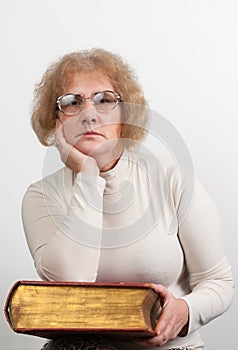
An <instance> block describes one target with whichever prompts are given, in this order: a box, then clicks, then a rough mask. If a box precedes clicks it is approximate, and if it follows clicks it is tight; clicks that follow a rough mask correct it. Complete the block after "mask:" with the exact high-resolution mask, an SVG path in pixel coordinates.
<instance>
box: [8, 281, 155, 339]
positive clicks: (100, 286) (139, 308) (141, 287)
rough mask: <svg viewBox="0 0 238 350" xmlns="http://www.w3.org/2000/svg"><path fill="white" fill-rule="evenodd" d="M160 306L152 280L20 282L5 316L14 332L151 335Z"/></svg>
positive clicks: (43, 335) (46, 336)
mask: <svg viewBox="0 0 238 350" xmlns="http://www.w3.org/2000/svg"><path fill="white" fill-rule="evenodd" d="M159 310H160V300H159V295H158V294H157V292H156V291H155V290H154V288H153V285H150V284H137V283H100V282H98V283H81V282H79V283H78V282H72V283H71V282H70V283H68V282H67V283H64V282H40V281H18V282H16V283H15V284H14V285H13V287H12V288H11V290H10V292H9V294H8V298H7V300H6V304H5V315H6V318H7V320H8V322H9V324H10V326H11V328H12V329H13V330H14V331H15V332H18V333H25V334H31V335H36V336H40V337H44V338H55V337H57V336H59V335H60V336H61V335H67V334H74V335H75V334H77V335H78V334H109V335H119V336H123V335H125V336H127V335H134V336H136V337H138V336H139V337H140V336H142V337H143V336H154V335H155V333H154V329H155V326H156V321H157V317H158V314H159Z"/></svg>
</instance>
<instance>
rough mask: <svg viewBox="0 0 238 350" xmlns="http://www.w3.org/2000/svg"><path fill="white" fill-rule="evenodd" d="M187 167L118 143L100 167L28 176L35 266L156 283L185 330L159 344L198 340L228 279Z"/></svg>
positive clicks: (82, 277)
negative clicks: (172, 301) (174, 302)
mask: <svg viewBox="0 0 238 350" xmlns="http://www.w3.org/2000/svg"><path fill="white" fill-rule="evenodd" d="M190 170H191V169H181V168H179V166H178V164H177V163H176V162H175V161H171V159H170V160H168V159H166V158H162V157H160V156H155V155H151V154H149V153H146V152H144V151H141V152H140V151H138V152H129V151H126V152H124V154H123V155H122V157H121V159H120V160H119V162H118V163H117V165H116V166H115V167H114V168H113V169H112V170H110V171H108V172H104V173H100V176H95V175H90V174H85V173H79V174H77V175H76V176H74V174H73V173H72V172H71V170H69V169H68V168H63V169H61V170H59V171H57V172H56V173H54V174H52V175H49V176H47V177H46V178H44V179H43V180H42V181H39V182H37V183H35V184H33V185H31V186H30V187H29V188H28V190H27V192H26V194H25V197H24V200H23V207H22V209H23V224H24V229H25V234H26V238H27V242H28V245H29V249H30V252H31V254H32V256H33V259H34V262H35V266H36V269H37V272H38V274H39V276H40V277H41V278H42V279H44V280H50V281H59V280H61V281H62V280H63V281H120V282H142V283H143V282H149V283H155V284H163V285H164V286H165V287H167V288H168V289H169V290H170V291H171V292H172V293H173V294H174V295H175V296H176V297H181V298H183V299H184V300H185V301H186V302H187V304H188V307H189V330H188V335H187V336H186V337H183V338H182V337H177V338H176V339H175V340H174V341H172V342H170V343H169V344H166V346H164V347H160V348H158V349H160V350H164V349H170V348H176V347H188V348H190V349H201V348H202V347H203V342H202V340H201V339H200V336H199V333H198V331H197V330H198V329H199V328H200V327H201V326H202V325H204V324H206V323H207V322H209V321H210V320H212V319H214V318H215V317H217V316H219V315H220V314H222V313H223V312H224V311H225V310H226V309H227V308H228V307H229V305H230V303H231V300H232V298H233V293H234V287H233V281H232V276H231V271H230V266H229V264H228V262H227V259H226V255H225V252H224V247H223V239H222V232H221V223H220V219H219V215H218V213H217V210H216V208H215V206H214V204H213V202H212V201H211V199H210V198H209V197H208V195H207V193H206V192H205V190H204V189H203V188H202V186H201V185H200V184H199V183H198V182H197V181H194V178H193V174H192V171H190ZM118 348H122V349H123V348H126V349H140V348H141V347H140V346H139V345H138V344H136V343H133V342H131V343H130V344H127V345H126V347H125V344H121V345H120V344H119V343H118Z"/></svg>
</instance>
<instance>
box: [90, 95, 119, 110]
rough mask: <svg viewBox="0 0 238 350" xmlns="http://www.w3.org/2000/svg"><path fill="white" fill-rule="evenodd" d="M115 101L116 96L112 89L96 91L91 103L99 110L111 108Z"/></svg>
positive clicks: (116, 101) (116, 100)
mask: <svg viewBox="0 0 238 350" xmlns="http://www.w3.org/2000/svg"><path fill="white" fill-rule="evenodd" d="M117 103H118V99H117V96H116V94H115V93H114V92H112V91H102V92H98V93H97V94H95V95H94V97H93V104H94V106H95V108H96V109H97V111H99V112H105V111H109V110H112V109H113V108H114V107H115V106H116V105H117Z"/></svg>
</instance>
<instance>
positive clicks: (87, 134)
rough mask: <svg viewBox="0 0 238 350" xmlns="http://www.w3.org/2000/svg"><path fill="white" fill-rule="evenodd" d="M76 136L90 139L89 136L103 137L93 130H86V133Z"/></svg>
mask: <svg viewBox="0 0 238 350" xmlns="http://www.w3.org/2000/svg"><path fill="white" fill-rule="evenodd" d="M78 136H81V137H82V136H85V137H90V136H102V137H103V135H102V134H100V133H99V132H97V131H95V130H88V131H86V132H84V133H82V134H79V135H77V136H76V137H78Z"/></svg>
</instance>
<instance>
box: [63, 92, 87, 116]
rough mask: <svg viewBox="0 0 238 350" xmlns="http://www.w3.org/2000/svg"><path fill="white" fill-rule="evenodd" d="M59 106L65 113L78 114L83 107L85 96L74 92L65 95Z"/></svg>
mask: <svg viewBox="0 0 238 350" xmlns="http://www.w3.org/2000/svg"><path fill="white" fill-rule="evenodd" d="M59 107H60V109H61V111H63V112H64V113H65V114H68V115H74V114H77V113H78V112H80V111H81V110H82V108H83V97H82V96H81V95H74V94H68V95H64V96H62V97H61V99H60V101H59Z"/></svg>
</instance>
